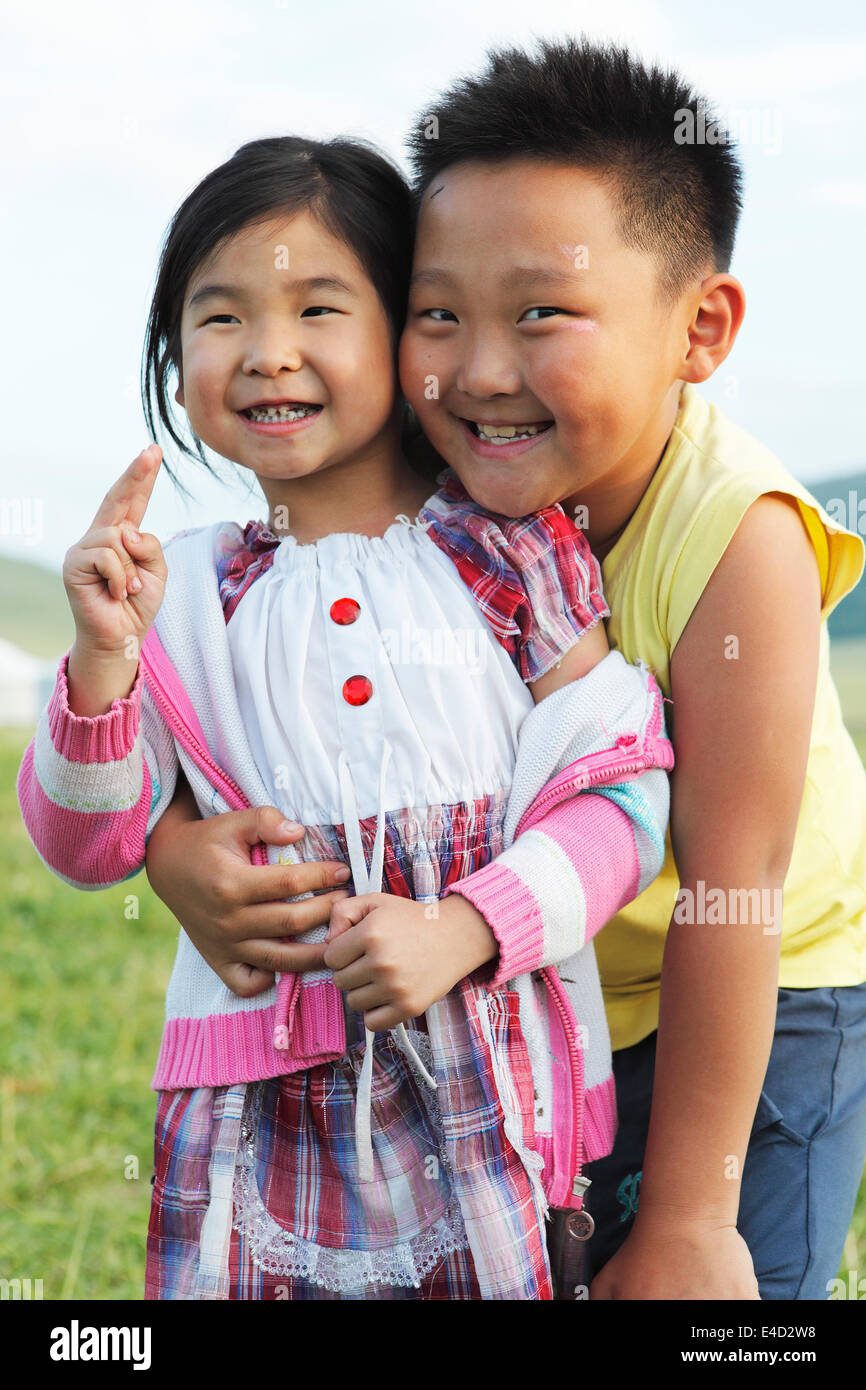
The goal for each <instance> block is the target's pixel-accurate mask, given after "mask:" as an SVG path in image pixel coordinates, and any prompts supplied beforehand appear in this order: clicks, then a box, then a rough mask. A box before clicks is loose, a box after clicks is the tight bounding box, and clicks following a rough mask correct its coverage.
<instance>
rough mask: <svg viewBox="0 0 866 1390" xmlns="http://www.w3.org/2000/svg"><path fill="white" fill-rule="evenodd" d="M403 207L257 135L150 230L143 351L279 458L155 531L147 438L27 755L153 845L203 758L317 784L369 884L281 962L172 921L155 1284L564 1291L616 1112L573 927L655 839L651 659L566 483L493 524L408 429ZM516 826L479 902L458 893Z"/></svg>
mask: <svg viewBox="0 0 866 1390" xmlns="http://www.w3.org/2000/svg"><path fill="white" fill-rule="evenodd" d="M411 234H412V215H411V210H410V202H409V197H408V191H407V189H406V187H405V185H404V183H403V180H402V178H401V177H400V176H399V174H398V173H397V172H396V171H395V170H394V169H393V168H392V167H391V166H390V165H389V164H388V163H387V162H386V161H385V160H384V159H382V158H381V157H380V156H379V155H378V154H376V153H374V152H372V151H371V150H369V149H368V148H366V147H365V146H363V145H361V144H358V143H355V142H349V141H331V142H328V143H325V144H320V143H315V142H307V141H302V140H300V139H293V138H283V139H273V140H262V141H257V142H254V143H252V144H250V145H246V146H244V147H242V148H241V149H240V150H239V151H238V152H237V153H236V155H235V156H234V157H233V158H232V159H231V160H229V161H228V162H227V163H226V164H224V165H223V166H221V167H220V168H218V169H217V170H215V171H214V172H213V173H212V174H210V175H209V176H208V177H207V178H206V179H205V180H204V181H203V182H202V183H201V184H200V185H199V187H198V188H196V189H195V190H194V191H193V192H192V193H191V194H190V196H189V197H188V198H187V199H186V201H185V202H184V203H183V205H182V206H181V208H180V209H179V211H178V213H177V214H176V216H175V218H174V221H173V223H172V226H171V228H170V230H169V233H168V237H167V240H166V244H165V246H164V249H163V253H162V259H161V264H160V269H159V275H158V279H157V284H156V289H155V292H154V299H153V304H152V307H151V314H150V322H149V331H148V341H147V348H146V357H147V373H146V382H147V386H148V390H149V389H150V387H151V386H152V387H153V388H154V389H155V393H156V401H157V407H158V413H159V417H160V419H161V421H162V422H163V424H165V426H166V427H167V429H168V432H169V434H170V435H171V437H172V438H173V439H174V440H175V442H176V443H178V444H179V446H180V447H181V448H184V449H185V448H186V446H185V445H184V442H183V439H182V438H181V436H180V435H179V434H178V433H177V432H176V430H175V427H174V425H173V423H172V420H171V414H170V411H169V408H168V403H167V394H166V392H167V380H168V377H169V373H170V371H171V370H172V369H176V371H177V374H178V386H177V390H176V394H175V398H176V400H177V402H178V403H179V404H180V405H182V406H183V407H184V409H185V411H186V414H187V417H188V420H189V424H190V426H191V429H192V431H193V434H194V437H195V440H196V448H197V451H198V456H199V457H200V459H201V461H202V462H205V458H204V452H203V445H204V444H206V445H208V446H209V447H210V448H212V449H213V450H215V451H216V452H217V453H219V454H221V455H222V456H223V457H224V458H227V459H230V460H233V461H234V462H236V463H237V464H239V465H240V466H241V467H243V468H245V469H247V470H249V471H250V472H251V473H253V474H254V475H255V476H256V478H257V479H258V481H259V482H260V484H261V487H262V490H263V492H264V494H265V497H266V499H267V502H268V504H269V515H268V522H267V524H263V523H262V522H260V521H253V522H250V523H249V524H248V525H247V526H246V527H244V528H241V527H240V526H238V525H235V524H234V523H230V524H223V525H217V526H211V527H204V528H199V529H195V530H192V531H188V532H183V533H181V534H180V535H179V536H177V537H175V538H174V539H173V540H172V541H171V542H170V543H169V545H168V547H167V552H166V555H165V556H164V555H163V553H162V550H161V548H160V545H159V542H158V541H157V540H156V538H155V537H153V536H146V535H145V536H142V535H140V534H139V532H138V530H137V527H138V525H139V524H140V522H141V519H142V517H143V515H144V511H145V508H146V505H147V501H148V498H149V496H150V492H151V490H152V487H153V484H154V480H155V477H156V474H157V471H158V468H159V464H160V453H159V451H158V450H157V449H156V447H155V446H152V447H151V448H150V449H148V450H145V451H144V452H143V453H142V454H141V455H140V456H139V458H138V459H137V460H136V461H135V463H134V464H133V465H132V466H131V468H130V469H128V470H127V472H126V473H125V474H124V475H123V476H122V477H121V479H120V480H119V482H118V483H117V484H115V486H114V487H113V488H112V489H111V490H110V491H109V493H108V494H107V496H106V498H105V500H104V501H103V503H102V505H101V507H100V509H99V511H98V512H97V515H96V517H95V520H94V523H93V527H92V528H91V530H90V531H89V532H88V534H87V535H86V536H85V537H84V538H83V540H82V541H81V542H80V543H79V545H78V546H75V547H73V548H72V550H71V551H70V552H69V553H68V555H67V558H66V563H65V567H64V581H65V584H66V588H67V592H68V595H69V598H70V604H71V607H72V611H73V615H74V618H75V624H76V640H75V643H74V645H73V647H72V650H71V651H70V653H69V654H68V656H67V657H65V658H64V660H63V662H62V663H61V666H60V670H59V672H58V680H57V687H56V690H55V693H54V696H53V698H52V700H51V702H50V704H49V706H48V708H47V710H46V711H45V712H44V714H43V717H42V720H41V722H40V726H39V729H38V730H37V734H36V738H35V740H34V743H33V744H32V745H31V747H30V748H29V749H28V750H27V753H26V754H25V758H24V761H23V763H22V767H21V772H20V775H19V800H20V803H21V808H22V813H23V815H24V818H25V822H26V824H27V828H28V831H29V833H30V834H31V837H32V838H33V841H34V844H35V845H36V847H37V849H38V851H39V853H40V854H41V855H42V857H43V858H44V859H45V861H46V863H47V864H48V865H49V866H50V867H51V868H52V869H53V870H54V871H55V872H57V873H59V874H61V876H63V877H65V878H67V880H68V881H71V882H73V883H76V884H77V885H78V886H82V887H102V886H106V885H107V884H109V883H114V882H118V881H121V880H122V879H123V878H124V877H128V876H130V874H132V873H135V872H137V871H138V870H139V869H140V868H141V866H142V864H143V862H144V857H145V848H146V841H147V837H148V835H149V833H150V831H151V830H152V829H153V827H154V825H155V824H156V822H157V820H158V819H159V817H160V816H161V815H162V814H163V812H164V811H165V808H166V806H167V805H168V804H169V802H170V800H171V798H172V795H173V792H174V789H175V786H176V784H177V779H178V773H179V771H181V770H182V771H183V773H184V775H185V778H186V780H187V782H188V783H189V785H190V787H191V789H192V792H193V793H194V796H195V800H196V804H197V806H198V808H199V810H200V812H201V814H202V815H205V816H208V815H214V814H216V813H219V812H224V811H226V810H230V809H240V808H244V807H249V806H262V805H269V804H270V805H277V806H278V807H279V809H280V811H281V812H282V814H283V815H286V816H290V817H292V818H293V819H294V820H296V821H298V822H301V823H302V824H303V826H305V827H306V833H305V836H304V838H303V840H301V841H300V842H299V843H298V844H297V845H296V846H295V851H294V853H295V855H296V856H299V857H300V858H301V859H305V860H318V861H329V860H338V861H342V862H344V863H345V862H346V861H348V863H349V865H350V868H351V876H352V879H353V886H354V889H355V892H356V895H357V896H356V897H354V898H352V899H350V900H346V901H345V902H344V901H342V900H340V899H339V898H336V900H335V896H334V895H331V899H330V901H329V904H328V906H329V908H330V911H331V930H330V933H329V935H328V937H327V940H325V934H324V929H323V928H321V927H319V928H318V929H317V930H315V931H314V932H312V933H309V932H308V931H307V928H309V926H310V924H311V921H315V920H316V918H315V917H314V916H313V917H311V916H310V915H309V914H304V915H303V916H301V915H300V914H297V915H295V916H293V917H292V919H291V926H290V927H288V928H287V930H290V931H292V932H297V933H298V934H300V935H301V936H302V943H301V944H299V945H297V946H296V947H295V950H296V951H297V952H298V953H300V952H301V951H303V952H305V953H306V954H305V955H303V956H302V955H301V954H297V955H296V956H295V958H294V968H293V970H287V971H286V972H285V973H282V974H281V975H280V978H279V981H278V983H277V984H276V986H275V987H272V988H269V989H268V990H266V991H265V992H264V993H262V994H261V995H260V996H259V997H257V998H251V997H248V998H243V997H239V995H238V994H236V993H234V992H232V991H231V990H230V989H228V988H226V986H225V984H224V983H223V981H222V980H221V979H220V977H219V976H218V975H217V974H216V973H215V972H214V971H212V970H211V969H209V967H208V966H207V965H206V964H205V962H204V961H203V959H202V957H201V956H200V955H199V954H198V952H197V951H196V950H195V948H194V947H193V946H192V944H191V943H190V941H189V939H188V938H187V937H186V935H185V934H184V933H181V936H180V941H179V948H178V955H177V959H176V962H175V967H174V971H173V974H172V978H171V982H170V985H169V991H168V999H167V1019H166V1026H165V1031H164V1034H163V1040H162V1047H161V1050H160V1056H159V1060H158V1063H157V1069H156V1075H155V1077H154V1081H153V1085H154V1088H155V1089H157V1090H158V1091H159V1092H160V1099H159V1106H158V1113H157V1121H156V1141H155V1158H156V1175H155V1182H154V1197H153V1209H152V1216H151V1223H150V1233H149V1242H148V1270H147V1296H148V1297H150V1298H189V1297H191V1298H262V1297H265V1298H266V1297H289V1298H335V1297H348V1298H368V1297H373V1298H379V1297H386V1298H394V1297H396V1298H404V1297H416V1298H417V1297H422V1298H479V1297H483V1298H521V1299H535V1298H541V1299H545V1298H550V1297H551V1296H552V1293H553V1289H552V1283H551V1271H550V1262H549V1258H548V1253H547V1249H546V1245H545V1239H544V1234H543V1220H542V1218H543V1217H544V1215H545V1214H546V1212H547V1209H548V1206H552V1207H559V1208H565V1207H570V1208H572V1209H574V1212H575V1216H576V1217H580V1216H583V1215H584V1214H583V1213H582V1212H581V1206H582V1194H583V1191H584V1189H585V1183H584V1182H583V1180H582V1177H581V1167H582V1165H583V1163H584V1162H586V1161H588V1160H589V1159H590V1158H593V1157H596V1156H599V1155H601V1154H604V1153H607V1152H609V1151H610V1147H611V1144H612V1141H613V1131H614V1127H615V1121H614V1107H613V1093H612V1089H611V1084H610V1057H609V1049H608V1048H607V1044H606V1030H605V1026H604V1021H603V1011H602V1008H601V998H600V992H599V987H598V980H597V976H596V974H595V965H594V955H593V952H592V948H591V946H590V947H589V948H588V949H587V947H586V944H585V943H587V942H588V941H589V938H590V937H591V935H592V934H593V933H594V932H595V931H596V930H597V929H598V928H599V927H600V926H601V925H603V923H604V921H606V920H607V918H608V917H610V915H611V914H612V912H614V911H616V910H617V908H618V906H619V905H620V904H621V903H624V902H627V901H629V900H630V899H631V898H632V897H633V896H634V894H635V893H636V892H638V891H640V890H641V889H642V888H643V887H644V886H645V885H646V884H647V883H648V882H649V881H650V880H651V878H652V876H653V875H654V874H655V873H656V872H657V870H658V868H659V866H660V863H661V859H662V854H663V843H664V830H665V824H666V818H667V780H666V776H665V771H664V769H666V768H668V767H669V766H670V764H671V750H670V744H669V743H668V741H667V739H666V738H665V736H664V731H663V721H662V717H661V701H660V695H659V692H658V690H657V687H656V686H655V683H654V681H653V680H652V677H651V676H650V675H649V674H648V672H647V671H646V670H645V669H644V668H641V669H638V668H635V667H630V666H628V665H627V664H626V663H625V662H624V660H623V659H622V658H621V657H620V656H619V655H618V654H617V653H608V652H607V645H606V639H605V637H604V629H603V627H602V626H601V621H600V620H601V619H602V618H603V617H604V616H605V615H606V614H607V611H608V610H607V608H606V605H605V603H604V599H603V596H602V593H601V590H600V587H599V583H598V571H597V567H596V566H595V563H594V561H593V558H592V556H591V553H590V552H589V549H588V546H587V545H586V542H585V540H584V538H583V537H582V535H581V534H580V532H578V531H577V530H576V528H574V527H573V526H572V525H571V523H570V522H569V521H568V520H567V519H566V518H565V516H564V514H563V513H562V512H561V510H560V509H559V508H558V507H550V508H547V509H545V511H543V512H541V513H539V514H537V515H536V516H533V517H528V518H523V519H521V521H519V522H508V523H506V522H505V521H504V519H501V518H500V519H496V518H493V517H489V516H487V515H485V514H484V513H483V512H482V511H481V509H480V508H478V507H477V506H475V504H473V503H472V502H471V501H469V500H467V499H466V497H465V495H464V494H463V493H462V491H461V490H460V489H459V488H454V487H450V488H449V486H448V485H447V484H446V486H445V487H443V488H442V489H441V490H440V491H439V492H438V493H436V494H435V495H434V496H432V497H429V496H428V491H429V489H428V486H427V485H426V484H425V483H424V482H423V480H422V479H421V478H420V477H419V476H418V475H416V474H415V473H414V472H413V471H412V470H411V469H410V468H409V467H408V465H407V464H406V462H405V460H404V458H403V456H402V453H401V447H400V443H401V441H400V423H401V421H400V414H401V405H400V398H399V395H398V392H397V390H396V372H395V350H396V342H397V337H398V334H399V331H400V327H401V324H402V317H403V312H404V308H405V297H406V286H407V279H408V273H409V266H410V258H411ZM147 411H148V419H149V422H152V415H151V414H150V413H149V412H150V402H149V399H148V402H147ZM187 452H189V450H187ZM409 516H417V522H416V523H415V524H412V523H411V522H408V517H409ZM395 517H396V518H397V519H396V520H395V519H394V518H395ZM500 522H501V524H500ZM577 677H580V678H581V679H580V680H576V678H577ZM533 700H535V701H538V702H539V703H538V705H537V707H536V708H533ZM323 713H325V715H326V718H325V721H324V727H323V728H319V727H318V725H319V723H320V722H321V717H322V714H323ZM518 735H519V739H518ZM588 788H593V789H594V791H595V792H596V794H594V795H589V794H586V793H587V789H588ZM542 789H543V792H542ZM576 792H581V793H583V794H582V795H581V796H578V797H576V796H575V793H576ZM539 793H542V794H539ZM529 827H532V829H531V832H529V833H527V832H528V831H529ZM521 832H524V833H521ZM512 841H514V843H513V844H512ZM497 856H499V862H500V865H501V871H500V876H499V878H498V879H497V880H496V881H495V882H494V883H493V884H492V886H491V888H490V903H489V905H488V907H487V909H486V910H485V912H484V913H482V912H481V911H480V910H478V909H477V907H476V906H473V905H472V904H470V903H469V902H468V901H466V900H464V899H463V898H461V897H460V896H459V895H452V894H451V893H450V889H451V888H452V887H453V886H455V885H456V884H457V883H458V881H459V880H460V879H461V878H463V877H465V876H466V875H467V874H469V873H471V872H472V871H473V870H474V869H476V868H477V867H478V866H480V865H483V864H487V863H489V862H490V861H491V860H492V859H494V858H495V857H497ZM268 857H270V856H268ZM274 857H276V856H274ZM253 858H254V860H255V862H256V863H258V864H261V863H263V862H265V860H266V856H265V853H264V851H263V849H262V847H261V846H256V848H255V849H254V853H253ZM281 862H284V861H283V860H282V858H281ZM600 865H601V866H603V867H604V870H605V872H603V873H601V872H599V869H600ZM380 888H385V889H386V890H387V892H386V893H385V894H382V893H380V891H379V890H380ZM398 897H399V898H400V899H401V901H400V904H399V907H398V906H397V904H396V902H395V899H396V898H398ZM440 899H444V901H441V902H440ZM412 900H416V901H412ZM488 923H490V925H488ZM566 960H568V963H569V968H568V970H565V971H564V972H563V973H564V975H565V976H566V977H567V979H568V985H567V988H566V984H565V981H563V980H561V979H560V977H559V975H558V973H557V972H556V971H555V970H554V969H553V966H554V964H555V963H556V962H563V961H566ZM506 985H508V987H506ZM340 991H342V992H343V996H344V997H341V993H340ZM578 1018H579V1019H580V1023H579V1025H578ZM406 1024H409V1025H410V1027H409V1029H408V1030H407V1028H406ZM542 1170H543V1177H542Z"/></svg>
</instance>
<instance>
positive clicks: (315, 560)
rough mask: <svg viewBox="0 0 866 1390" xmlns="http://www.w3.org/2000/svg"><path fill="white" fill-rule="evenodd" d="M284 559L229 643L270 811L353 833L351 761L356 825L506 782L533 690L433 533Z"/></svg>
mask: <svg viewBox="0 0 866 1390" xmlns="http://www.w3.org/2000/svg"><path fill="white" fill-rule="evenodd" d="M238 531H240V528H238ZM273 554H274V558H273V563H272V564H271V566H270V568H269V569H267V570H266V571H265V572H264V573H263V574H261V575H260V576H259V577H258V578H256V579H255V580H254V581H253V582H252V583H251V585H250V587H249V588H248V590H247V591H246V592H245V593H244V594H243V597H242V598H241V599H240V601H239V602H238V604H237V607H236V609H235V611H234V612H233V614H232V616H231V617H230V618H229V620H228V623H227V628H226V632H227V637H228V643H229V649H230V651H231V657H232V663H233V669H234V674H235V681H236V685H237V691H238V700H239V704H240V708H241V713H242V715H243V717H244V721H245V724H246V730H247V734H248V737H249V741H250V745H251V747H252V750H253V753H254V755H255V758H256V762H257V763H258V765H259V768H260V771H261V774H262V777H263V779H264V781H265V783H266V785H267V786H268V787H269V789H270V790H271V792H272V794H273V804H274V805H275V806H277V807H279V808H280V809H281V810H283V811H284V813H285V814H286V815H287V816H288V817H290V818H291V819H293V820H297V821H299V822H300V823H301V824H302V825H305V826H317V825H328V826H330V825H335V824H342V823H344V821H345V809H346V807H345V795H344V789H342V788H341V785H340V767H341V764H342V765H343V766H344V767H345V766H348V770H349V773H350V780H351V784H352V787H353V790H354V795H355V798H356V810H357V815H358V817H359V818H364V817H367V816H375V815H379V816H381V814H382V813H383V812H384V811H395V810H398V809H401V808H406V807H426V806H435V805H439V804H454V803H459V802H465V801H472V800H474V799H476V798H478V797H480V796H483V795H485V794H488V793H492V792H495V791H498V790H500V789H502V788H505V789H507V788H508V787H510V785H511V780H512V777H513V773H514V765H515V759H516V752H517V738H518V732H519V729H520V725H521V723H522V721H523V719H524V718H525V716H526V714H527V713H528V712H529V710H530V709H531V708H532V705H533V700H532V695H531V693H530V691H529V690H528V689H527V687H526V685H525V683H524V681H523V680H522V678H521V676H520V674H519V673H518V671H517V670H516V669H515V666H514V664H513V662H512V660H511V658H510V657H509V655H508V653H507V652H506V651H505V650H504V649H503V647H502V645H501V644H500V642H499V641H498V640H497V638H496V636H495V635H494V633H493V631H492V629H491V628H490V626H489V625H488V623H487V622H486V621H485V619H484V617H483V616H482V614H481V612H480V611H479V609H478V606H477V605H476V602H475V600H474V599H473V597H472V595H471V593H470V592H469V590H468V589H467V587H466V585H465V583H464V581H463V580H462V578H461V577H460V574H459V573H458V570H457V567H456V565H455V564H454V562H453V561H452V560H451V559H450V558H449V557H448V556H447V555H446V554H444V553H443V552H442V550H440V549H439V547H438V546H437V545H436V544H435V543H434V542H433V541H432V540H431V539H430V538H429V537H428V536H427V534H426V530H425V528H424V527H423V526H422V525H417V524H409V523H407V522H405V521H397V522H395V523H394V524H393V525H392V526H389V527H388V530H387V531H386V532H385V535H384V536H382V537H372V538H371V537H367V536H362V535H355V534H336V535H331V536H326V537H325V538H323V539H322V540H319V541H316V542H315V543H313V544H310V545H301V544H299V543H298V542H297V541H296V540H295V538H294V537H292V536H286V537H283V538H282V539H281V540H280V544H279V545H278V546H277V547H276V549H275V551H274V552H273ZM356 702H357V703H356ZM386 745H388V749H389V752H390V755H389V756H386V752H385V750H386ZM380 780H381V783H382V785H381V788H380ZM380 793H381V794H380Z"/></svg>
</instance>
